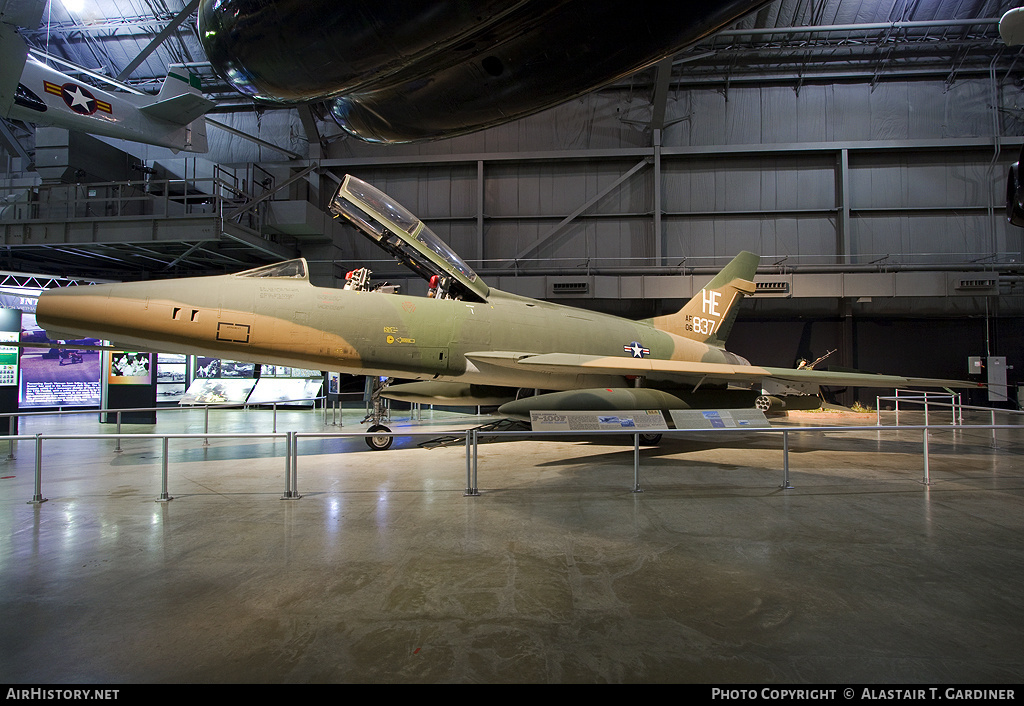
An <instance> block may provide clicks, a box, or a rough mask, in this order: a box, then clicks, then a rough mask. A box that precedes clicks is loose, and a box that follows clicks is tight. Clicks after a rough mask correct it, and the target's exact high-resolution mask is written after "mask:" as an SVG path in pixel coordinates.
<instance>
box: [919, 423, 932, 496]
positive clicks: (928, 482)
mask: <svg viewBox="0 0 1024 706" xmlns="http://www.w3.org/2000/svg"><path fill="white" fill-rule="evenodd" d="M922 447H923V451H924V478H923V479H922V480H921V482H922V483H924V484H925V485H931V484H932V479H931V472H930V470H929V468H928V427H927V426H926V427H925V428H924V442H923V444H922Z"/></svg>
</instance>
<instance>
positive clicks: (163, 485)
mask: <svg viewBox="0 0 1024 706" xmlns="http://www.w3.org/2000/svg"><path fill="white" fill-rule="evenodd" d="M167 442H168V438H167V437H166V436H165V437H163V438H162V439H161V440H160V446H161V449H160V495H159V496H158V497H157V499H156V501H157V502H158V503H166V502H170V501H171V500H174V498H172V497H171V496H170V495H168V494H167Z"/></svg>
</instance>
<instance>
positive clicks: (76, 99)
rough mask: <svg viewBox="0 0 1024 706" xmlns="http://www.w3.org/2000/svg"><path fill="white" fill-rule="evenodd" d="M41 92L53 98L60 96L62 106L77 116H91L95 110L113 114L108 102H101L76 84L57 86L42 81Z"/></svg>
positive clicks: (87, 90)
mask: <svg viewBox="0 0 1024 706" xmlns="http://www.w3.org/2000/svg"><path fill="white" fill-rule="evenodd" d="M43 90H45V91H46V92H47V93H50V94H52V95H55V96H60V97H61V99H63V101H64V104H65V105H67V107H68V108H70V109H71V110H72V111H74V112H76V113H78V114H79V115H92V114H93V113H95V112H96V111H97V110H99V111H100V112H103V113H110V114H112V113H113V107H112V106H111V105H110V103H109V102H108V101H101V100H99V99H98V98H96V97H95V96H93V94H92V93H91V92H90V91H89V89H87V88H84V87H82V86H79V85H78V84H76V83H65V84H64V85H63V86H58V85H57V84H56V83H52V82H51V81H43Z"/></svg>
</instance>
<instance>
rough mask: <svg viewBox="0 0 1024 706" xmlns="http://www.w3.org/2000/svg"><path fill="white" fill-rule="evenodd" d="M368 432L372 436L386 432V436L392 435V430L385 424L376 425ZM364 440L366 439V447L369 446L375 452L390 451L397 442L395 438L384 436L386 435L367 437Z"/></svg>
mask: <svg viewBox="0 0 1024 706" xmlns="http://www.w3.org/2000/svg"><path fill="white" fill-rule="evenodd" d="M366 431H367V432H368V433H370V434H375V433H377V432H384V434H390V433H391V430H390V429H388V428H387V427H386V426H384V425H383V424H374V425H373V426H372V427H370V428H369V429H367V430H366ZM364 438H365V439H366V445H367V446H369V447H370V448H371V449H373V450H374V451H387V450H388V449H390V448H391V444H392V442H393V441H394V440H395V437H393V436H384V435H378V436H367V437H364Z"/></svg>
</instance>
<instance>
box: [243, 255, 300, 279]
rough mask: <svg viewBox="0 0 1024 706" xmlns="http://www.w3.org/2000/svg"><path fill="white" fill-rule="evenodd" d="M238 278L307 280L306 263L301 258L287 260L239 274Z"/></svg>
mask: <svg viewBox="0 0 1024 706" xmlns="http://www.w3.org/2000/svg"><path fill="white" fill-rule="evenodd" d="M237 276H238V277H277V278H288V279H306V261H305V260H304V259H303V258H301V257H300V258H299V259H297V260H286V261H285V262H278V263H275V264H273V265H264V266H263V267H257V268H255V269H252V270H246V271H245V272H239V273H238V275H237Z"/></svg>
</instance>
